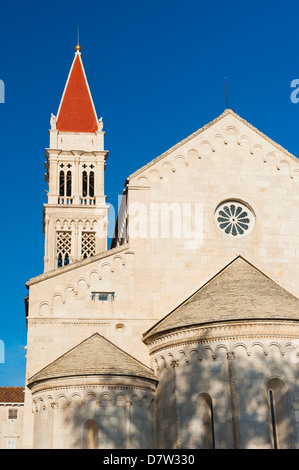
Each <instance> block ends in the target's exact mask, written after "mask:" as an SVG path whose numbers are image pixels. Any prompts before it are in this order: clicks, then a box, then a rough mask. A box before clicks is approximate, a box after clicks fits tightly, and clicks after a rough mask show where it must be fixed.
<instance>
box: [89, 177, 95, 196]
mask: <svg viewBox="0 0 299 470" xmlns="http://www.w3.org/2000/svg"><path fill="white" fill-rule="evenodd" d="M89 196H90V197H93V196H94V172H93V171H91V172H90V173H89Z"/></svg>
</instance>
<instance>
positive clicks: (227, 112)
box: [126, 109, 299, 184]
mask: <svg viewBox="0 0 299 470" xmlns="http://www.w3.org/2000/svg"><path fill="white" fill-rule="evenodd" d="M227 115H232V116H234V117H235V118H236V119H238V121H240V122H241V123H242V124H244V125H245V126H247V127H248V128H249V129H251V130H252V131H254V132H255V133H256V134H258V135H259V136H260V137H262V138H263V139H265V140H266V141H267V142H269V143H270V144H272V145H273V146H274V147H276V149H277V150H279V151H280V152H282V153H283V154H284V155H286V156H287V157H289V158H291V159H292V161H294V162H296V163H299V160H298V158H297V157H295V156H294V155H293V154H291V153H290V152H289V151H288V150H286V149H284V148H283V147H282V146H281V145H279V144H277V143H276V142H275V141H274V140H272V139H271V138H270V137H268V136H266V135H265V134H263V133H262V132H261V131H259V130H258V129H257V128H256V127H254V126H252V125H251V124H250V123H249V122H247V121H246V120H245V119H243V118H241V117H240V116H239V115H238V114H237V113H235V112H234V111H233V110H232V109H226V110H225V111H224V112H223V113H222V114H220V116H218V117H217V118H216V119H214V120H213V121H211V122H209V123H208V124H206V125H205V126H203V127H201V128H200V129H198V130H197V131H195V132H193V133H192V134H191V135H189V136H188V137H186V138H185V139H183V140H182V141H180V142H178V143H177V144H176V145H174V146H173V147H171V148H170V149H168V150H167V151H166V152H164V153H162V154H161V155H159V156H158V157H156V158H154V159H153V160H152V161H150V162H149V163H147V164H146V165H144V166H143V167H141V168H139V170H137V171H135V172H134V173H132V174H131V175H130V176H129V177H128V178H127V180H126V184H128V183H129V182H130V181H131V180H132V179H133V178H135V177H136V176H139V175H141V174H142V173H143V172H144V171H146V170H148V169H149V168H150V167H152V166H153V165H155V164H156V163H158V162H160V161H161V160H163V159H164V158H166V157H167V156H168V155H170V154H171V153H172V152H174V151H175V150H178V149H179V148H180V147H182V146H183V145H185V144H186V143H188V142H189V141H191V140H192V139H194V137H197V136H198V135H200V134H201V133H203V132H204V131H206V130H207V129H209V128H210V127H212V126H214V125H215V124H216V123H218V122H219V121H220V120H221V119H223V118H224V117H225V116H227Z"/></svg>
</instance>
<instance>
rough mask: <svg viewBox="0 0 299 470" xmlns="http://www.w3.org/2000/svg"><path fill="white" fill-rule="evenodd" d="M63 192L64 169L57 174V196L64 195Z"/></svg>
mask: <svg viewBox="0 0 299 470" xmlns="http://www.w3.org/2000/svg"><path fill="white" fill-rule="evenodd" d="M64 193H65V178H64V171H61V172H60V174H59V196H64Z"/></svg>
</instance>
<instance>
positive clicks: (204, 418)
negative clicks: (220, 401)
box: [199, 393, 215, 449]
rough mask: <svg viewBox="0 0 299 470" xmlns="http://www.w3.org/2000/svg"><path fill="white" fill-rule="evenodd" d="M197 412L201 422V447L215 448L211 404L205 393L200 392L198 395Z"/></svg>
mask: <svg viewBox="0 0 299 470" xmlns="http://www.w3.org/2000/svg"><path fill="white" fill-rule="evenodd" d="M199 413H200V417H201V424H202V426H201V428H202V448H203V449H215V438H214V417H213V404H212V399H211V397H210V395H208V394H207V393H201V394H200V396H199Z"/></svg>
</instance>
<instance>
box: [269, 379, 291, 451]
mask: <svg viewBox="0 0 299 470" xmlns="http://www.w3.org/2000/svg"><path fill="white" fill-rule="evenodd" d="M266 392H267V400H268V408H269V417H270V426H269V427H270V434H271V442H272V447H273V448H274V449H291V448H292V439H291V421H290V411H289V399H288V391H287V386H286V384H285V383H284V381H283V380H281V379H279V378H276V377H275V378H272V379H269V380H268V382H267V384H266Z"/></svg>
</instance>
